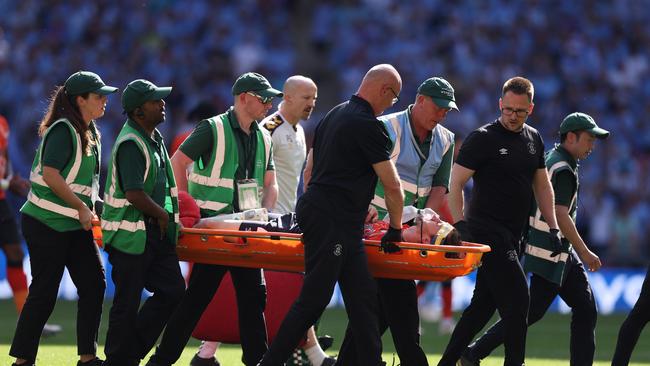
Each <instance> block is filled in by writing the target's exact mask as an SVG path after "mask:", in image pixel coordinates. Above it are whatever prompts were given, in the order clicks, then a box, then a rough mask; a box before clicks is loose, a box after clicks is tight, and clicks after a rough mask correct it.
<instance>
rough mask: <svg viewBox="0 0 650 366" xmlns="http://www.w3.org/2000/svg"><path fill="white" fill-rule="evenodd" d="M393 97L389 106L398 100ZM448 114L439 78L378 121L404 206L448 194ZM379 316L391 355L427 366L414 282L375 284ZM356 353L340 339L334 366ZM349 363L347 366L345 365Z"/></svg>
mask: <svg viewBox="0 0 650 366" xmlns="http://www.w3.org/2000/svg"><path fill="white" fill-rule="evenodd" d="M391 92H393V94H394V95H395V98H393V103H396V102H397V101H398V100H399V98H398V96H397V94H396V93H395V92H394V91H393V90H392V89H391ZM452 109H455V110H458V106H457V105H456V99H455V96H454V88H453V87H452V86H451V84H450V83H449V82H448V81H447V80H445V79H443V78H441V77H432V78H429V79H427V80H425V81H424V82H423V83H422V84H420V86H419V87H418V90H417V95H416V96H415V103H414V104H411V105H409V106H408V107H407V108H406V109H405V110H403V111H400V112H397V113H392V114H389V115H385V116H382V117H379V119H380V120H381V121H382V122H384V125H385V127H386V129H387V131H388V135H389V137H390V139H391V140H392V142H393V149H392V154H391V160H392V161H393V162H394V163H395V166H396V168H397V173H398V174H399V178H400V180H401V184H402V190H403V192H404V205H406V206H410V205H413V206H415V207H417V208H421V209H422V208H430V209H433V210H434V211H438V210H439V209H440V206H441V204H442V202H443V200H444V197H445V194H446V193H447V190H448V188H449V176H450V173H451V164H452V159H453V154H454V134H453V133H452V132H451V131H449V130H448V129H446V128H445V127H443V126H442V125H441V124H440V123H441V122H442V121H443V120H444V119H445V117H446V116H447V113H449V111H451V110H452ZM372 204H373V206H374V207H375V208H376V209H377V211H378V214H379V218H380V219H383V218H384V216H385V215H386V212H387V211H386V201H385V199H384V187H383V185H382V184H381V183H379V184H377V188H376V189H375V197H374V199H373V200H372ZM377 286H378V289H379V302H380V307H381V310H382V311H381V313H380V316H379V325H380V328H379V330H380V332H381V333H383V332H385V331H386V329H387V328H390V331H391V334H392V336H393V342H394V343H395V349H396V351H397V354H398V356H399V359H400V362H401V364H402V365H404V366H409V365H428V362H427V357H426V354H425V353H424V351H422V348H421V347H420V333H419V326H420V317H419V315H418V298H417V291H416V286H415V281H413V280H396V279H385V278H381V279H377ZM358 351H362V350H359V349H357V347H356V346H355V344H354V340H353V339H352V337H351V336H350V334H348V336H346V337H345V340H344V342H343V345H342V346H341V352H340V353H339V357H338V359H339V362H340V363H341V364H344V362H345V361H347V360H354V358H355V357H356V356H355V354H356V352H358ZM353 363H354V362H352V361H350V364H353Z"/></svg>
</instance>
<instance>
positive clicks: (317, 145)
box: [305, 95, 392, 223]
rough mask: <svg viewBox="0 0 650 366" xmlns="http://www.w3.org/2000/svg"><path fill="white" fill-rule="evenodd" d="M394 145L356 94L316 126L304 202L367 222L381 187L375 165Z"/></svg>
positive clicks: (369, 107)
mask: <svg viewBox="0 0 650 366" xmlns="http://www.w3.org/2000/svg"><path fill="white" fill-rule="evenodd" d="M391 147H392V143H391V141H390V138H389V137H388V132H387V131H386V128H385V127H384V125H383V123H382V122H380V121H379V120H377V118H376V117H375V114H374V112H373V110H372V107H371V106H370V104H369V103H368V102H366V101H365V100H364V99H362V98H359V97H357V96H356V95H353V96H352V97H351V98H350V100H349V101H347V102H345V103H342V104H340V105H338V106H336V107H334V108H333V109H332V110H331V111H330V112H329V113H328V114H327V115H326V116H325V117H324V118H323V120H322V121H321V122H320V123H319V125H318V127H317V128H316V133H315V136H314V144H313V160H314V161H313V162H314V165H313V170H312V177H311V180H310V182H309V187H308V191H307V193H305V199H307V200H308V201H309V202H312V203H313V204H315V205H316V206H317V207H319V208H321V209H323V210H326V211H327V212H329V213H332V214H333V215H335V216H336V217H338V218H341V219H344V220H345V219H349V220H353V221H354V222H355V223H356V222H357V221H358V222H360V223H363V220H364V218H365V216H366V213H367V210H368V205H369V204H370V201H371V200H372V198H373V196H374V192H375V186H376V185H377V175H376V174H375V171H374V169H373V167H372V165H373V164H375V163H379V162H382V161H386V160H389V159H390V150H391Z"/></svg>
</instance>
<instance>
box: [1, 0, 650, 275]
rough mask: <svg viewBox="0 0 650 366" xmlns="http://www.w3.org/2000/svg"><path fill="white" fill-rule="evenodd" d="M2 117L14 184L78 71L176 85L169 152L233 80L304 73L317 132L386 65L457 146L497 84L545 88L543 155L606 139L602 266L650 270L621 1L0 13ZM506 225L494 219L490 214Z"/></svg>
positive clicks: (642, 83)
mask: <svg viewBox="0 0 650 366" xmlns="http://www.w3.org/2000/svg"><path fill="white" fill-rule="evenodd" d="M0 14H2V15H1V16H0V85H2V88H0V114H4V115H6V116H7V117H8V119H9V121H10V123H11V128H12V133H13V135H12V140H11V141H12V144H13V147H12V150H11V153H12V156H13V159H14V165H18V166H17V167H16V168H18V170H20V171H23V172H24V173H25V174H26V172H27V171H28V170H29V165H30V164H31V161H32V157H33V151H34V149H35V146H36V143H37V136H36V132H35V131H36V126H37V123H38V121H39V119H40V118H41V116H42V114H43V111H44V108H45V107H46V105H47V97H48V96H49V95H50V93H51V91H52V89H53V87H54V85H61V84H62V83H63V81H64V80H65V78H66V77H67V76H68V75H70V74H71V73H72V72H74V71H76V70H79V69H87V70H91V71H94V72H96V73H98V74H99V75H101V77H102V78H103V79H104V81H105V82H106V83H108V84H110V85H116V86H122V87H123V86H124V85H126V83H128V82H129V81H131V80H133V79H136V78H147V79H149V80H152V81H154V82H155V83H156V84H158V85H172V86H174V91H173V92H172V94H171V95H170V97H169V98H168V99H167V102H168V104H167V111H168V112H167V118H168V121H167V122H166V123H165V124H163V125H162V126H161V127H162V128H161V129H162V130H163V134H164V135H165V136H166V137H168V139H169V141H171V138H172V137H173V136H174V135H175V134H177V133H179V132H182V131H183V130H187V129H189V128H191V126H192V124H193V123H194V122H196V121H191V120H188V118H186V116H187V114H188V113H189V112H190V111H191V110H192V109H193V108H194V107H195V106H196V105H197V104H199V102H201V101H207V102H209V103H211V104H213V105H214V106H216V107H217V108H218V110H224V109H225V108H227V106H229V105H230V103H231V101H232V99H231V98H232V96H231V86H232V83H233V81H234V79H235V78H236V76H237V75H239V74H241V73H243V72H245V71H256V72H259V73H262V74H264V75H265V76H267V77H268V78H269V80H270V81H271V83H272V84H273V85H274V86H277V87H279V86H281V83H282V81H283V80H284V79H285V78H286V77H288V76H290V75H293V74H296V73H304V74H306V75H307V76H310V77H312V78H313V79H314V80H315V81H316V83H317V84H318V86H319V93H320V95H319V97H320V98H319V104H318V105H317V110H316V113H315V114H314V116H313V117H312V121H310V123H309V124H308V125H307V126H306V128H307V129H308V130H309V129H310V127H312V128H313V125H314V124H315V121H317V120H318V118H319V117H318V116H319V115H321V116H322V114H323V113H325V112H326V111H327V110H328V109H330V108H331V107H332V106H333V105H335V104H337V103H339V102H340V101H342V100H344V99H346V98H348V97H349V96H350V95H351V94H352V93H354V92H355V87H356V85H358V83H359V80H360V79H361V77H362V76H363V73H364V72H365V71H366V70H367V69H368V68H369V67H370V66H372V65H374V64H377V63H383V62H387V63H391V64H393V65H394V66H395V67H396V68H397V69H398V70H399V72H400V73H401V75H402V78H403V82H404V88H403V91H402V94H401V99H400V102H399V103H398V105H396V106H395V107H394V110H399V109H401V108H404V107H406V106H407V105H408V104H410V103H412V101H413V100H414V97H415V90H416V88H417V86H418V85H419V83H420V82H421V81H422V80H424V79H426V78H428V77H430V76H435V75H439V76H443V77H444V78H446V79H447V80H449V81H450V82H451V83H452V85H453V86H454V87H455V89H456V97H457V100H458V104H459V107H460V112H459V113H450V114H449V116H448V119H447V121H446V122H445V125H446V126H447V127H448V128H450V129H451V130H452V131H454V132H456V133H457V134H458V135H459V136H461V137H462V136H466V135H467V133H469V131H471V130H472V129H474V128H476V127H478V126H480V125H482V124H484V123H487V122H491V121H492V120H493V119H494V118H495V117H496V116H497V114H498V103H497V102H498V97H499V95H500V90H501V86H502V83H503V82H504V81H505V80H506V79H507V78H509V77H511V76H514V75H522V76H525V77H527V78H529V79H531V80H532V81H533V83H534V85H535V89H536V90H535V91H536V93H535V100H534V101H535V104H536V107H535V110H534V112H533V115H532V116H531V117H530V119H529V123H530V124H531V125H532V126H534V127H536V128H537V129H539V130H540V131H541V133H542V135H543V136H544V139H545V143H546V146H547V148H550V147H551V146H552V144H553V143H554V142H555V141H557V140H558V136H557V131H558V127H559V124H560V122H561V121H562V119H563V118H564V116H566V115H567V114H568V113H571V112H574V111H582V112H586V113H589V114H591V115H592V116H593V117H594V118H595V119H596V121H597V122H598V124H599V125H600V126H601V127H603V128H606V129H608V130H610V131H612V135H611V137H610V138H609V139H608V140H606V141H604V142H602V143H599V145H598V146H597V147H596V150H595V151H594V152H593V154H592V156H591V157H590V158H589V159H588V160H587V161H586V162H584V164H582V166H581V168H580V169H581V170H580V171H581V176H580V179H581V181H580V189H581V193H580V197H581V202H580V203H579V212H578V223H579V228H580V229H581V230H582V232H583V234H584V236H585V237H586V238H587V239H588V241H587V243H588V244H589V245H591V246H593V247H594V248H595V251H597V252H598V253H599V254H600V255H601V256H602V259H603V262H604V264H605V265H610V266H612V265H642V264H644V263H645V261H646V259H647V258H648V257H649V254H650V246H648V244H647V241H646V238H647V237H648V234H649V231H650V229H649V228H650V225H647V223H649V222H650V184H649V183H650V182H648V176H649V174H648V173H649V172H648V170H649V169H650V167H649V161H650V159H649V158H650V128H648V123H647V122H646V120H645V118H646V116H647V115H648V114H650V70H649V66H650V65H649V62H650V55H649V50H648V48H647V47H644V46H645V45H648V44H650V12H648V11H647V2H646V1H640V0H639V1H635V0H616V1H608V2H592V1H587V0H576V1H561V0H529V1H520V2H511V1H506V0H480V1H479V0H474V1H472V0H458V1H454V2H449V1H445V0H421V1H420V0H418V1H399V0H365V1H363V0H357V1H336V0H330V1H318V2H310V1H291V0H240V1H236V2H231V1H180V0H151V1H126V0H117V1H116V0H96V1H84V0H73V1H56V0H51V1H47V2H42V1H35V0H34V1H32V0H25V1H20V2H17V1H2V0H0ZM121 112H122V110H121V108H120V103H119V96H118V95H115V96H112V97H110V98H109V105H108V108H107V113H106V115H105V116H104V117H103V118H102V119H101V120H100V121H99V125H100V128H101V130H102V133H103V136H104V137H103V142H104V146H105V151H104V152H105V155H104V156H107V153H108V149H110V147H111V144H112V141H113V140H114V137H115V134H116V133H117V131H118V129H119V127H120V126H121V124H122V122H123V121H124V116H123V115H122V114H121ZM495 209H496V208H495Z"/></svg>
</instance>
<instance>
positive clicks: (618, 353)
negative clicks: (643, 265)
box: [612, 267, 650, 366]
mask: <svg viewBox="0 0 650 366" xmlns="http://www.w3.org/2000/svg"><path fill="white" fill-rule="evenodd" d="M648 321H650V267H648V273H646V275H645V279H644V280H643V286H642V287H641V293H640V294H639V299H638V300H637V301H636V304H634V307H633V308H632V311H630V314H628V316H627V318H625V321H624V322H623V325H621V329H620V330H619V331H618V341H617V342H616V350H615V351H614V358H612V366H624V365H627V364H628V363H629V362H630V357H631V356H632V351H633V350H634V346H636V343H637V341H638V340H639V336H640V335H641V331H642V330H643V328H644V327H645V326H646V324H648Z"/></svg>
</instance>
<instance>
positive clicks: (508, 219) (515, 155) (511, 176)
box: [456, 120, 545, 238]
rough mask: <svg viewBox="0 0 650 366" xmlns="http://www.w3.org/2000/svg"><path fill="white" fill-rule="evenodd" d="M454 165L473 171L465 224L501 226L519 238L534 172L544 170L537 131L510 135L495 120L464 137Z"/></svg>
mask: <svg viewBox="0 0 650 366" xmlns="http://www.w3.org/2000/svg"><path fill="white" fill-rule="evenodd" d="M456 163H457V164H459V165H462V166H464V167H466V168H468V169H472V170H474V171H475V172H474V176H473V179H474V187H473V189H472V199H471V202H470V205H469V211H468V214H467V220H468V221H470V222H471V221H474V222H476V223H480V224H488V225H490V224H497V225H501V226H503V227H505V228H507V229H508V230H509V231H510V232H511V233H512V234H513V235H514V236H515V237H516V238H518V237H520V236H521V232H522V230H523V228H524V226H525V223H526V221H527V220H528V214H529V212H530V207H531V203H532V202H533V189H532V185H533V178H534V176H535V172H536V171H537V169H545V165H544V143H543V141H542V138H541V136H540V135H539V133H538V132H537V130H536V129H534V128H532V127H530V126H528V125H524V127H523V129H522V130H521V131H519V132H512V131H509V130H507V129H505V128H504V127H503V126H502V125H501V123H500V122H499V121H498V120H496V121H495V122H493V123H490V124H487V125H485V126H482V127H481V128H479V129H477V130H475V131H473V132H472V133H471V134H470V135H469V136H468V137H467V139H466V140H465V142H464V143H463V145H462V146H461V148H460V151H459V153H458V158H457V159H456Z"/></svg>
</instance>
